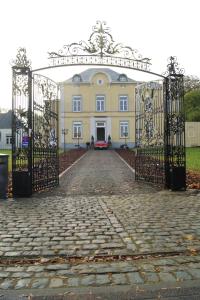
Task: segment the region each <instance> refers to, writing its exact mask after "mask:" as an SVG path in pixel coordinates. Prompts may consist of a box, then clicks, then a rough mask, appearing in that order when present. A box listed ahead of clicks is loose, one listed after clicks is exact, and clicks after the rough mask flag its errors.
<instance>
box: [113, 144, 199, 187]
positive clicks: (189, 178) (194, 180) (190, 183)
mask: <svg viewBox="0 0 200 300" xmlns="http://www.w3.org/2000/svg"><path fill="white" fill-rule="evenodd" d="M116 152H117V153H118V154H119V155H120V156H121V157H122V158H123V159H124V160H125V161H126V162H127V163H128V164H129V165H130V166H131V167H132V168H133V169H134V168H135V152H134V151H132V150H126V149H123V150H122V149H116ZM186 185H187V188H190V189H199V190H200V172H198V171H191V170H188V171H187V173H186Z"/></svg>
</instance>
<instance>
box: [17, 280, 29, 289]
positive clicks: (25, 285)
mask: <svg viewBox="0 0 200 300" xmlns="http://www.w3.org/2000/svg"><path fill="white" fill-rule="evenodd" d="M30 282H31V279H20V280H19V281H18V282H17V284H16V286H15V289H16V290H18V289H25V288H28V286H29V284H30Z"/></svg>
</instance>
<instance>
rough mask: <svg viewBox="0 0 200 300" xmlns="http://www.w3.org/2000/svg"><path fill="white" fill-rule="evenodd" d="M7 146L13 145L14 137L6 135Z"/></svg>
mask: <svg viewBox="0 0 200 300" xmlns="http://www.w3.org/2000/svg"><path fill="white" fill-rule="evenodd" d="M6 144H7V145H11V144H12V136H10V135H6Z"/></svg>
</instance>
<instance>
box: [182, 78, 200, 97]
mask: <svg viewBox="0 0 200 300" xmlns="http://www.w3.org/2000/svg"><path fill="white" fill-rule="evenodd" d="M197 89H200V79H199V78H198V77H197V76H192V75H187V76H185V77H184V90H185V93H188V92H190V91H192V90H197Z"/></svg>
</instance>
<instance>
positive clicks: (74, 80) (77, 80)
mask: <svg viewBox="0 0 200 300" xmlns="http://www.w3.org/2000/svg"><path fill="white" fill-rule="evenodd" d="M72 81H73V82H76V83H77V82H81V81H82V80H81V76H80V75H79V74H75V75H74V76H73V78H72Z"/></svg>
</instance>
